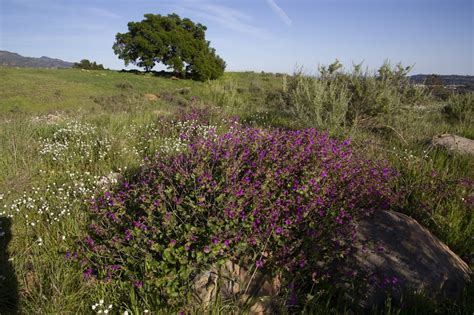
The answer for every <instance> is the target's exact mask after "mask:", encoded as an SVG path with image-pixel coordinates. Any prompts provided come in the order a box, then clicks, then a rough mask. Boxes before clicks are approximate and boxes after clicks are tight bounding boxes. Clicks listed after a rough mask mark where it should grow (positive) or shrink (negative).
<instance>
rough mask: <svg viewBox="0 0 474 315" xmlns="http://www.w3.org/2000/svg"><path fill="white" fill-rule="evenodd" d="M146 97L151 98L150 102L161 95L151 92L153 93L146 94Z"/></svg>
mask: <svg viewBox="0 0 474 315" xmlns="http://www.w3.org/2000/svg"><path fill="white" fill-rule="evenodd" d="M145 98H146V99H147V100H149V101H150V102H154V101H157V100H158V99H159V97H158V96H157V95H156V94H151V93H147V94H145Z"/></svg>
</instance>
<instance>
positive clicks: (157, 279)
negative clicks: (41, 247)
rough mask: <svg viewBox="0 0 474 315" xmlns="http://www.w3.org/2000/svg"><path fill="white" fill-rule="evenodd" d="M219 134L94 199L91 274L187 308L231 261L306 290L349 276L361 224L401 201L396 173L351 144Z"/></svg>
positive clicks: (87, 269)
mask: <svg viewBox="0 0 474 315" xmlns="http://www.w3.org/2000/svg"><path fill="white" fill-rule="evenodd" d="M209 133H212V129H208V132H207V133H206V136H205V137H202V136H199V133H195V137H194V138H193V139H192V141H190V142H189V143H190V144H189V145H188V147H187V149H186V150H184V151H181V152H180V153H177V154H170V155H168V154H166V155H165V154H159V155H157V156H156V157H155V158H153V159H151V160H149V161H147V163H146V164H145V165H144V166H143V167H142V168H141V169H140V171H139V172H137V173H136V174H135V175H133V176H131V177H130V178H129V180H127V181H124V182H122V183H121V184H120V185H119V186H118V187H117V188H116V189H115V190H112V191H106V192H105V193H103V194H101V195H99V196H97V197H96V198H95V199H94V200H93V201H92V206H91V212H90V216H91V222H92V223H91V224H90V225H89V227H88V232H89V235H88V236H87V237H86V238H85V239H84V240H83V241H82V242H81V247H80V251H79V252H80V253H79V254H80V257H81V258H80V260H81V262H82V266H83V268H84V275H85V277H87V278H95V279H98V280H102V281H112V283H120V284H121V285H122V286H123V285H128V287H130V288H132V290H133V289H134V290H144V291H146V292H147V294H152V295H154V296H156V297H157V300H161V301H162V302H163V303H164V304H180V303H183V300H184V297H185V296H186V294H187V293H189V288H190V283H191V282H192V279H193V277H194V276H195V275H196V274H197V273H198V272H199V270H202V269H203V268H206V266H208V265H209V264H214V263H219V262H222V261H224V260H226V259H232V260H235V261H239V262H240V263H244V264H246V265H247V266H251V267H253V268H265V269H268V270H273V271H274V272H278V273H279V274H281V275H282V276H283V278H282V279H283V281H284V282H285V283H287V284H288V283H293V285H292V286H291V290H292V291H294V292H296V291H297V292H303V293H305V292H306V293H307V292H310V291H311V288H312V287H313V286H314V285H315V283H316V282H319V281H322V280H324V279H326V280H327V279H331V278H332V277H338V278H340V277H343V276H346V274H344V275H341V272H340V271H338V269H337V268H336V267H335V264H336V263H337V262H338V261H339V260H341V259H344V258H345V257H346V256H347V255H349V253H350V251H351V248H352V243H351V240H352V239H353V237H354V236H355V228H356V225H355V223H356V222H357V221H358V220H359V219H360V218H362V217H366V216H369V215H370V214H371V213H373V211H376V210H379V209H387V208H389V207H391V206H392V205H393V204H395V203H396V201H395V200H396V194H394V192H393V191H392V190H391V188H390V187H391V182H392V179H393V178H394V177H395V176H396V174H395V172H394V171H393V170H392V169H391V168H390V167H388V166H387V165H386V164H384V163H375V162H371V161H367V160H365V159H363V158H361V157H360V156H357V155H356V154H354V153H353V152H352V150H351V147H350V141H349V140H345V141H339V140H335V139H332V138H330V137H329V136H328V135H327V134H325V133H319V132H317V131H316V130H315V129H305V130H298V131H285V130H279V129H273V130H260V129H254V128H242V127H239V124H237V123H234V124H232V125H231V126H230V130H229V131H227V132H225V133H223V134H221V135H214V136H210V135H209ZM128 292H130V291H128ZM173 297H174V298H173ZM176 297H178V298H176Z"/></svg>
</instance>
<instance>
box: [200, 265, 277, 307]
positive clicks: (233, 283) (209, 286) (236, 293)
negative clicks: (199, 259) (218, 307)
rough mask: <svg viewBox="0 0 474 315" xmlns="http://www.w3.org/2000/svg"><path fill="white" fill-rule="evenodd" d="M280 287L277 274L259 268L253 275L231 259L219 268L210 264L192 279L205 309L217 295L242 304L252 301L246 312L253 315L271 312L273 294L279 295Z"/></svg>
mask: <svg viewBox="0 0 474 315" xmlns="http://www.w3.org/2000/svg"><path fill="white" fill-rule="evenodd" d="M280 286H281V284H280V280H279V278H278V277H272V276H270V275H267V274H264V273H262V272H260V271H257V272H256V273H255V274H253V270H252V271H251V272H249V271H248V270H247V269H245V268H243V267H241V266H239V265H237V264H235V263H233V262H232V261H230V260H227V261H225V263H224V264H223V265H222V266H220V267H215V266H213V267H211V268H210V269H209V270H206V271H204V272H201V273H200V274H199V275H198V276H196V278H195V279H194V292H195V295H196V296H197V297H198V298H199V299H200V301H201V303H202V305H203V307H204V308H207V307H209V305H210V304H211V303H212V301H214V299H215V298H216V294H218V295H219V296H220V297H221V298H223V299H232V300H234V301H238V303H240V304H242V305H244V304H245V303H247V301H251V303H253V304H252V305H250V313H249V314H254V315H256V314H271V313H272V312H271V310H272V307H273V304H272V297H275V296H277V295H278V293H279V291H280ZM217 288H219V291H218V289H217Z"/></svg>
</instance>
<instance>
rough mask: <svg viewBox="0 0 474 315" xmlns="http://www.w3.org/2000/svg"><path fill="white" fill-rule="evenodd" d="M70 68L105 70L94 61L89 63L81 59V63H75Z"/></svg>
mask: <svg viewBox="0 0 474 315" xmlns="http://www.w3.org/2000/svg"><path fill="white" fill-rule="evenodd" d="M72 67H73V68H76V69H84V70H105V68H104V66H103V65H101V64H98V63H96V62H95V61H94V62H91V61H90V60H88V59H82V60H81V62H76V63H75V64H74V65H73V66H72Z"/></svg>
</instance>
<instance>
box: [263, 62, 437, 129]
mask: <svg viewBox="0 0 474 315" xmlns="http://www.w3.org/2000/svg"><path fill="white" fill-rule="evenodd" d="M341 68H342V65H341V64H340V63H339V62H338V61H336V62H335V63H333V64H331V65H329V66H327V67H326V66H321V67H319V76H318V77H312V76H308V75H305V74H303V73H302V71H301V70H299V71H297V72H296V73H295V74H294V75H293V76H292V77H290V78H289V79H287V78H286V77H284V80H283V85H282V91H281V92H280V93H279V94H278V95H275V94H273V95H271V96H270V97H269V98H268V99H267V101H269V102H271V104H270V105H274V106H276V107H277V108H279V109H283V112H285V113H288V114H290V115H291V116H292V117H293V118H294V119H295V120H296V122H297V125H299V126H312V127H317V128H325V129H329V130H334V129H336V130H337V129H339V128H340V127H341V126H352V125H354V124H356V123H357V121H360V120H362V119H366V118H370V119H371V120H375V121H376V122H377V119H379V118H382V119H383V120H384V122H385V121H386V119H387V114H394V113H396V112H398V111H399V110H400V109H401V108H402V107H403V106H414V105H417V104H420V103H422V102H424V101H426V99H427V97H428V95H427V94H426V92H425V91H424V90H423V89H420V88H417V87H416V86H414V85H413V84H411V83H410V82H409V78H408V77H407V74H408V72H409V71H410V69H411V68H410V67H402V66H401V65H400V64H398V65H396V66H395V67H394V68H392V67H391V66H390V64H389V63H387V62H386V63H384V64H383V65H382V66H381V67H380V68H379V70H378V71H377V73H376V74H370V73H369V72H368V71H365V72H364V71H362V70H361V64H359V65H356V66H355V67H354V69H353V71H352V72H350V73H344V72H342V71H340V69H341ZM276 96H278V97H276ZM388 117H390V115H389V116H388ZM379 122H380V121H379Z"/></svg>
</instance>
